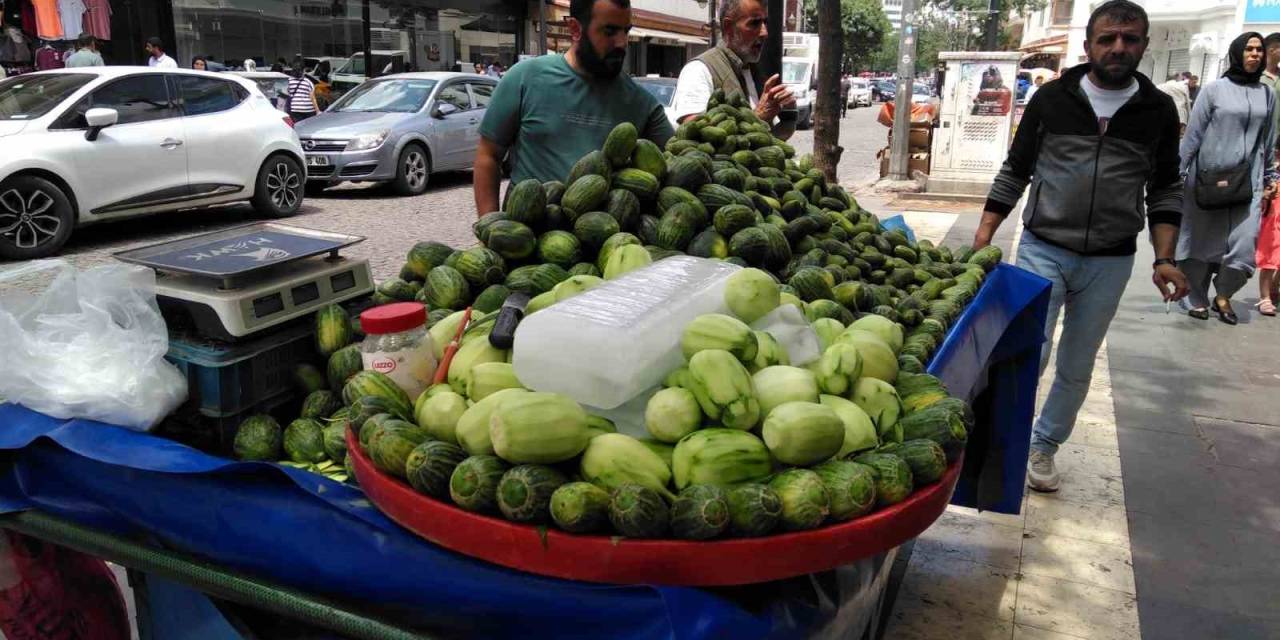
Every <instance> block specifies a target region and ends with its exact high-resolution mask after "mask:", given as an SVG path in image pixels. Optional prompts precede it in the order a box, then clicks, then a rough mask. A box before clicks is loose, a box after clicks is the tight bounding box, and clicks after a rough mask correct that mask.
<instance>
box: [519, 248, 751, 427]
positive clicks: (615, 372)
mask: <svg viewBox="0 0 1280 640" xmlns="http://www.w3.org/2000/svg"><path fill="white" fill-rule="evenodd" d="M739 268H740V267H737V266H735V265H733V264H730V263H727V262H722V261H719V260H708V259H705V258H694V257H690V256H674V257H671V258H667V259H665V260H660V261H658V262H655V263H653V264H651V265H649V266H648V267H645V268H643V269H637V270H635V271H632V272H631V273H628V274H627V275H625V276H623V277H621V278H618V279H617V280H612V281H609V282H606V283H604V284H602V285H600V286H598V287H596V288H594V289H591V290H590V291H587V292H584V293H581V294H579V295H576V296H574V297H572V298H569V299H567V300H563V301H561V302H558V303H556V304H554V305H552V306H550V307H547V308H546V309H543V310H541V311H539V312H537V313H535V314H533V315H531V316H529V317H527V318H525V319H524V321H522V322H521V323H520V326H519V327H518V328H517V329H516V335H515V346H514V351H513V353H512V365H513V366H514V367H515V372H516V376H517V377H519V378H520V382H521V383H523V384H524V385H525V386H526V387H529V388H530V389H534V390H536V391H552V392H556V393H562V394H564V395H566V396H569V397H570V398H573V399H574V400H577V401H578V402H580V403H582V404H585V405H590V406H592V407H598V408H601V409H614V408H616V407H618V406H620V405H622V404H623V403H625V402H627V401H628V400H631V399H632V398H634V397H635V396H637V395H639V394H640V393H641V392H642V391H644V390H645V389H648V388H650V387H653V386H654V385H656V384H658V383H660V382H661V381H662V379H663V378H664V377H665V376H666V375H667V373H669V372H670V371H671V370H672V369H675V368H677V367H679V366H680V365H682V364H684V356H683V355H682V354H681V352H680V336H681V334H682V333H683V332H684V328H685V325H687V324H688V323H689V322H690V321H691V320H693V319H694V318H696V317H698V316H700V315H702V314H705V313H727V312H728V308H727V307H726V306H725V303H724V287H725V283H726V281H727V280H728V279H729V276H730V275H732V274H733V273H734V272H735V271H737V270H738V269H739Z"/></svg>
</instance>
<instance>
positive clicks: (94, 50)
mask: <svg viewBox="0 0 1280 640" xmlns="http://www.w3.org/2000/svg"><path fill="white" fill-rule="evenodd" d="M64 65H65V66H67V67H68V68H72V67H101V66H103V62H102V54H100V53H98V41H97V40H95V39H94V38H93V36H91V35H89V34H87V33H82V34H80V37H79V38H77V39H76V52H75V53H73V54H71V55H69V56H67V59H66V61H65V62H64Z"/></svg>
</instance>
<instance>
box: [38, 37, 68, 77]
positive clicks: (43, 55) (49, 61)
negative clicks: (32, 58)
mask: <svg viewBox="0 0 1280 640" xmlns="http://www.w3.org/2000/svg"><path fill="white" fill-rule="evenodd" d="M65 66H66V63H65V62H64V61H63V56H62V52H61V51H59V50H57V49H55V48H53V47H52V46H51V45H49V43H45V44H44V46H41V47H40V48H39V49H36V70H38V71H48V70H49V69H61V68H63V67H65Z"/></svg>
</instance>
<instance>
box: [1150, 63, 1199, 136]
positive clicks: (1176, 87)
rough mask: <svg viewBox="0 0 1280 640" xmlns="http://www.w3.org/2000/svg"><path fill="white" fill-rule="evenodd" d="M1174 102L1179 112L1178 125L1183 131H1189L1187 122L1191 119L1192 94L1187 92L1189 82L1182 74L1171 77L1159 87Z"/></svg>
mask: <svg viewBox="0 0 1280 640" xmlns="http://www.w3.org/2000/svg"><path fill="white" fill-rule="evenodd" d="M1157 88H1158V89H1160V90H1161V91H1163V92H1164V93H1165V95H1167V96H1169V98H1170V99H1171V100H1173V106H1174V108H1175V109H1177V110H1178V124H1180V125H1181V127H1182V128H1181V130H1182V131H1186V130H1187V120H1188V119H1189V118H1190V117H1191V92H1190V91H1188V90H1187V81H1186V80H1185V79H1184V78H1183V75H1182V74H1180V73H1175V74H1172V75H1170V76H1169V79H1168V80H1166V81H1165V82H1163V83H1161V84H1160V86H1158V87H1157Z"/></svg>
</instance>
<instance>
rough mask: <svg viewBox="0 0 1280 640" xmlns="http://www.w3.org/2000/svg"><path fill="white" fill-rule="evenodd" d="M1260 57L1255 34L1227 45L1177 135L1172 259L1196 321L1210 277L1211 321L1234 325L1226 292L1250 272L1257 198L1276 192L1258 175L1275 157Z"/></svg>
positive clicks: (1203, 311) (1271, 104) (1204, 308)
mask: <svg viewBox="0 0 1280 640" xmlns="http://www.w3.org/2000/svg"><path fill="white" fill-rule="evenodd" d="M1264 55H1265V54H1264V49H1263V38H1262V35H1261V34H1258V33H1253V32H1250V33H1245V34H1243V35H1241V36H1240V37H1238V38H1236V39H1235V41H1234V42H1232V43H1231V47H1230V48H1229V49H1228V53H1227V56H1228V60H1229V63H1230V67H1229V68H1228V69H1227V72H1226V73H1225V74H1224V75H1223V78H1222V79H1220V80H1217V81H1216V82H1211V83H1209V84H1208V85H1207V86H1205V88H1204V91H1202V92H1201V94H1200V100H1199V101H1197V102H1196V106H1195V108H1193V109H1192V111H1191V121H1190V122H1189V124H1188V125H1187V134H1186V136H1185V137H1184V138H1183V140H1182V149H1181V155H1182V168H1181V171H1182V174H1183V175H1184V176H1186V184H1187V187H1186V196H1185V197H1184V198H1183V206H1182V231H1181V233H1180V234H1179V236H1178V253H1177V257H1178V267H1179V268H1180V269H1182V271H1183V273H1185V274H1187V279H1188V281H1189V282H1190V286H1191V295H1190V296H1188V298H1187V300H1188V303H1189V304H1190V306H1191V309H1190V311H1189V312H1188V315H1190V316H1191V317H1193V318H1197V319H1200V320H1205V319H1208V317H1209V304H1210V300H1209V281H1210V279H1212V280H1213V286H1214V290H1215V294H1216V295H1215V297H1214V298H1213V301H1212V303H1213V311H1214V312H1215V313H1217V315H1218V319H1219V320H1221V321H1222V322H1225V323H1226V324H1229V325H1234V324H1236V323H1237V322H1239V319H1238V318H1237V316H1236V312H1235V310H1234V309H1232V307H1231V296H1232V295H1234V294H1235V293H1236V292H1237V291H1239V290H1240V288H1241V287H1243V286H1244V285H1245V283H1246V282H1248V281H1249V278H1251V277H1253V271H1254V268H1255V266H1256V264H1257V263H1256V262H1255V260H1254V258H1255V255H1254V254H1255V252H1256V250H1257V243H1258V230H1259V226H1260V224H1261V219H1262V200H1263V199H1264V198H1268V199H1269V198H1270V197H1271V196H1272V195H1273V194H1274V193H1275V188H1276V187H1275V180H1274V179H1271V178H1267V177H1266V175H1265V174H1266V172H1267V169H1268V168H1269V167H1270V166H1271V164H1272V162H1273V158H1274V154H1275V152H1274V147H1275V130H1274V128H1273V126H1272V122H1273V117H1272V110H1274V109H1275V108H1276V99H1275V93H1274V92H1273V91H1272V90H1271V88H1270V87H1268V86H1266V85H1264V84H1262V83H1261V82H1260V80H1261V78H1262V69H1263V56H1264ZM1215 274H1216V277H1215Z"/></svg>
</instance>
